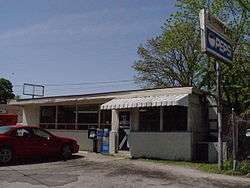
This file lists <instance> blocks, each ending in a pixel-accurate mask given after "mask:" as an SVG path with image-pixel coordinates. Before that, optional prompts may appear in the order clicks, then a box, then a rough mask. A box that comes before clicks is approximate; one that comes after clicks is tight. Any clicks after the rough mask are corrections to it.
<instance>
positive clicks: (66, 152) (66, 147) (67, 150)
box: [62, 145, 72, 160]
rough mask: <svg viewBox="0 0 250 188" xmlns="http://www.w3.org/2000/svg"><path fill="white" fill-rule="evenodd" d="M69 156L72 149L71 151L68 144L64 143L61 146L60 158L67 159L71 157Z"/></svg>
mask: <svg viewBox="0 0 250 188" xmlns="http://www.w3.org/2000/svg"><path fill="white" fill-rule="evenodd" d="M71 156H72V151H71V148H70V145H64V146H63V147H62V158H63V159H64V160H67V159H69V158H71Z"/></svg>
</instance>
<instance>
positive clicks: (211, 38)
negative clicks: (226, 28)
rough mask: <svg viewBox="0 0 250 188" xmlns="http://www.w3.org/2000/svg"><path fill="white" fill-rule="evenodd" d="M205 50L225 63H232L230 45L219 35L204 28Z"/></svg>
mask: <svg viewBox="0 0 250 188" xmlns="http://www.w3.org/2000/svg"><path fill="white" fill-rule="evenodd" d="M206 50H207V51H208V52H209V53H211V54H212V55H215V56H217V57H219V58H220V59H222V60H224V61H226V62H232V60H233V52H232V45H231V44H230V43H229V42H228V41H227V40H226V39H225V38H224V37H222V36H221V35H220V34H218V33H216V32H215V31H213V30H212V29H210V28H208V27H206Z"/></svg>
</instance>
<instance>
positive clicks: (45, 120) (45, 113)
mask: <svg viewBox="0 0 250 188" xmlns="http://www.w3.org/2000/svg"><path fill="white" fill-rule="evenodd" d="M55 124H56V107H55V106H42V107H41V108H40V127H42V128H46V129H54V128H55Z"/></svg>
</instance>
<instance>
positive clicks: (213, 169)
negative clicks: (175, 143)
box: [142, 159, 250, 175]
mask: <svg viewBox="0 0 250 188" xmlns="http://www.w3.org/2000/svg"><path fill="white" fill-rule="evenodd" d="M142 160H143V161H147V162H154V163H161V164H166V165H175V166H181V167H187V168H192V169H197V170H201V171H204V172H209V173H216V174H226V175H246V174H249V173H250V161H244V162H243V163H242V165H241V166H240V168H239V170H238V171H233V170H232V161H225V162H224V169H223V170H219V169H218V165H217V164H211V163H200V162H186V161H171V160H158V159H142Z"/></svg>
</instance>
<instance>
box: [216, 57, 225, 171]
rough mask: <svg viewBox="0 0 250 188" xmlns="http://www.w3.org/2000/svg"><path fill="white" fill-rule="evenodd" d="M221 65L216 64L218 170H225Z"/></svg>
mask: <svg viewBox="0 0 250 188" xmlns="http://www.w3.org/2000/svg"><path fill="white" fill-rule="evenodd" d="M220 69H221V68H220V63H219V62H216V83H217V121H218V168H219V170H222V169H223V144H222V115H221V112H222V108H221V70H220Z"/></svg>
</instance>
